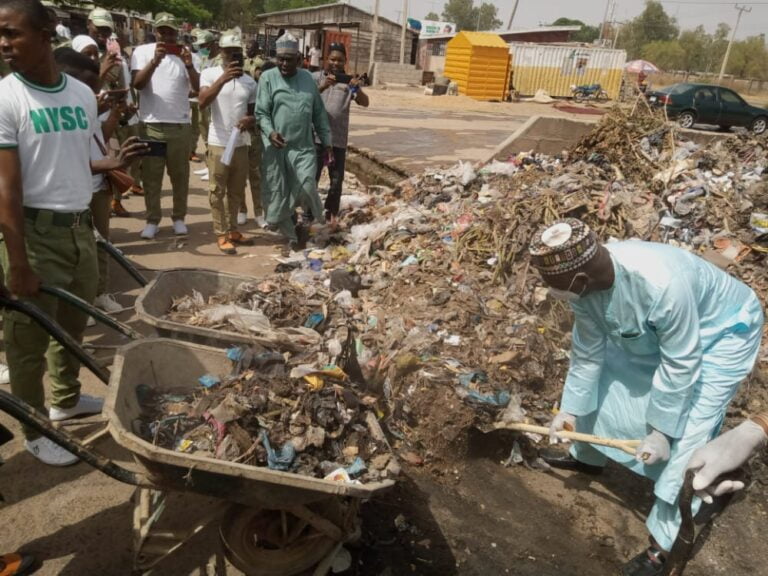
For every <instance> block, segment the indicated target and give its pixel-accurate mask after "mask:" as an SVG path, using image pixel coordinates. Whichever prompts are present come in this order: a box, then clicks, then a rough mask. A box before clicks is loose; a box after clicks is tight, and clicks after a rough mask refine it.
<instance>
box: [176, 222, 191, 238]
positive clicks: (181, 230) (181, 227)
mask: <svg viewBox="0 0 768 576" xmlns="http://www.w3.org/2000/svg"><path fill="white" fill-rule="evenodd" d="M173 233H174V234H176V236H186V235H187V234H188V233H189V230H187V225H186V224H184V220H174V221H173Z"/></svg>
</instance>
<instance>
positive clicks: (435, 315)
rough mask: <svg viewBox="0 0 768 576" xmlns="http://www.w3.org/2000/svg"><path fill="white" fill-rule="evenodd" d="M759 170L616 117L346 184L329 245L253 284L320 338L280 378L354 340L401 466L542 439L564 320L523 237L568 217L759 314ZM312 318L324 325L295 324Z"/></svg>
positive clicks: (625, 115)
mask: <svg viewBox="0 0 768 576" xmlns="http://www.w3.org/2000/svg"><path fill="white" fill-rule="evenodd" d="M766 166H768V140H766V138H765V137H760V138H756V137H753V136H751V135H747V134H738V135H734V136H732V137H731V138H729V139H726V140H722V141H718V142H716V143H714V144H711V145H708V146H701V145H698V144H696V143H694V142H692V141H690V140H687V139H685V138H684V137H683V136H681V134H680V133H678V132H677V131H676V130H675V128H673V127H670V126H669V125H668V124H667V123H666V122H665V121H664V118H663V117H661V116H660V115H658V114H657V113H654V112H653V111H650V110H648V109H647V108H646V109H640V108H637V109H635V110H633V111H631V112H629V111H627V110H623V109H620V108H615V109H613V110H612V111H611V112H610V113H609V114H607V115H606V116H605V117H604V118H603V120H602V121H601V122H600V124H598V125H597V126H596V128H595V130H594V131H593V132H592V133H591V134H588V135H587V136H586V137H585V138H583V139H582V140H581V141H580V142H579V143H578V144H577V145H576V146H575V147H574V148H573V149H572V150H568V151H564V152H563V153H562V154H560V155H558V156H546V155H540V154H532V153H521V154H518V155H515V156H513V157H511V158H508V159H502V160H496V161H493V162H491V163H489V164H487V165H485V166H483V167H480V168H478V167H475V166H472V165H470V164H463V163H460V164H459V165H457V166H455V167H454V168H451V169H448V170H431V171H427V172H426V173H424V174H423V175H421V176H419V177H414V178H411V179H409V180H407V181H405V182H403V183H402V184H401V185H400V186H399V187H398V188H397V189H384V188H382V187H378V190H377V191H376V193H375V194H364V193H360V192H359V191H360V190H361V188H362V186H360V184H359V183H357V182H352V181H350V182H349V184H351V186H349V187H348V188H347V191H346V192H347V194H346V195H345V197H344V198H346V203H347V204H346V205H347V206H350V209H349V210H348V211H347V212H346V213H345V214H344V217H343V219H342V230H343V232H328V231H327V230H320V231H316V235H315V238H314V240H315V244H316V247H315V248H313V249H312V250H307V251H304V252H299V253H294V254H292V255H291V257H290V258H288V259H285V260H282V261H281V262H280V263H279V265H278V267H277V270H278V272H276V273H275V274H273V275H271V276H270V277H269V278H266V279H263V282H267V283H270V284H271V285H275V286H280V289H279V292H280V293H283V294H293V295H295V296H292V301H294V302H298V303H299V304H297V305H296V308H295V309H294V310H291V311H290V312H282V313H281V314H282V316H281V315H280V314H278V315H277V317H279V318H281V321H285V322H286V324H285V325H288V324H290V323H292V322H294V323H295V324H294V326H302V327H307V326H310V325H311V326H312V328H311V329H312V330H314V331H315V332H316V333H317V335H318V340H317V342H316V343H314V344H313V345H310V346H306V347H305V348H304V349H303V350H302V351H301V352H300V353H299V352H297V351H291V352H286V354H287V355H288V356H289V359H288V362H289V363H290V362H293V361H294V360H292V358H293V357H295V356H296V355H297V354H298V355H300V357H301V361H302V362H303V363H305V364H308V365H311V366H313V367H314V369H321V368H322V367H323V366H325V365H328V364H332V365H339V366H345V364H344V362H343V358H342V355H343V351H344V350H345V349H348V348H349V347H347V346H342V345H341V343H343V342H347V341H349V340H350V339H351V342H352V348H353V349H354V351H355V354H354V356H355V362H354V365H355V369H354V370H348V371H347V372H346V374H347V375H348V376H349V378H350V381H351V382H354V383H355V384H357V385H358V386H360V387H361V389H363V390H366V393H367V394H370V395H371V396H372V397H376V398H378V400H379V404H378V405H377V410H378V415H379V416H380V417H381V420H382V424H383V428H384V429H385V430H386V431H387V432H388V433H389V437H390V438H391V439H393V442H394V446H395V447H396V448H397V449H398V450H399V451H400V453H401V455H403V454H404V455H405V459H406V460H407V461H409V462H411V463H422V462H435V461H440V460H451V459H458V458H460V457H461V448H460V447H458V448H457V446H459V445H460V444H461V439H462V438H464V437H465V436H466V434H467V431H468V429H469V428H471V427H472V426H474V425H478V424H481V425H482V424H488V423H491V422H493V421H497V420H500V419H505V420H507V421H509V420H514V419H518V420H519V419H522V418H528V419H529V420H533V421H534V422H539V423H546V422H547V421H548V420H549V419H550V418H551V413H552V408H553V407H554V405H555V403H556V401H557V399H558V397H559V395H560V391H561V388H562V382H563V379H564V376H565V373H566V370H567V366H568V350H569V348H570V327H571V323H572V317H571V312H570V309H569V308H568V307H567V306H566V305H564V304H563V303H561V302H558V301H552V300H550V299H548V298H547V295H546V294H547V293H546V289H545V288H544V287H543V285H542V282H541V280H540V278H539V277H538V274H537V273H536V272H535V271H534V270H532V269H531V268H530V265H529V260H528V257H527V246H528V243H529V241H530V238H531V237H532V235H533V234H534V232H535V230H536V229H537V228H538V227H540V226H541V225H543V224H548V223H551V222H552V221H554V220H556V219H558V218H561V217H565V216H574V217H577V218H581V219H583V220H584V221H586V222H587V223H588V224H589V225H590V226H591V227H592V228H593V229H594V230H596V232H597V233H598V235H599V237H600V238H601V239H602V240H603V241H609V240H612V239H619V240H621V239H627V238H640V239H643V240H651V241H657V242H666V243H670V244H675V245H678V246H681V247H683V248H685V249H688V250H691V251H695V252H696V253H698V254H701V255H702V256H704V257H706V258H708V259H710V260H712V261H713V262H715V263H716V264H718V265H720V266H723V267H727V268H728V270H729V271H731V272H732V273H734V274H736V275H737V276H739V277H741V278H742V279H744V280H745V281H746V282H747V283H749V284H750V285H751V286H752V287H753V288H754V289H755V291H756V292H757V293H758V295H759V296H760V297H761V299H765V298H766V295H767V294H768V276H767V275H766V274H767V273H766V267H765V264H764V259H765V253H766V252H767V251H768V194H766V192H768V179H767V177H766V174H765V170H766ZM348 178H349V179H353V178H354V177H353V176H351V175H348ZM350 191H351V192H350ZM245 292H246V291H244V293H245ZM250 294H251V295H250V296H247V297H245V298H240V299H239V300H236V301H237V302H239V303H240V305H243V306H244V307H246V308H247V309H249V310H262V311H263V312H264V314H265V315H267V316H269V315H270V314H273V312H270V311H269V310H270V308H269V307H267V308H264V307H263V304H264V302H263V294H261V293H259V292H258V291H257V292H256V293H255V294H257V296H256V297H254V296H253V294H254V293H252V292H251V293H250ZM238 298H239V297H238ZM271 309H272V310H274V309H280V306H277V307H275V306H273V307H272V308H271ZM196 313H197V312H196ZM313 316H314V318H315V320H318V319H319V320H320V321H319V322H310V323H308V320H309V319H311V318H312V317H313ZM347 356H349V355H347ZM345 368H348V367H347V366H345Z"/></svg>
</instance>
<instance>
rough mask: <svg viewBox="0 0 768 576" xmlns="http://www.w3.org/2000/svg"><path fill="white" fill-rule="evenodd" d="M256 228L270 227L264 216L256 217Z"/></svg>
mask: <svg viewBox="0 0 768 576" xmlns="http://www.w3.org/2000/svg"><path fill="white" fill-rule="evenodd" d="M256 226H258V227H259V228H266V227H267V226H268V224H267V221H266V220H265V219H264V216H256Z"/></svg>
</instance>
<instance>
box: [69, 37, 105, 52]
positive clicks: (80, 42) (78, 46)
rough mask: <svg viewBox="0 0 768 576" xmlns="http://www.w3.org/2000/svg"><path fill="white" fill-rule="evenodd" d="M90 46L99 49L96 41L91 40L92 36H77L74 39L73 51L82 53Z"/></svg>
mask: <svg viewBox="0 0 768 576" xmlns="http://www.w3.org/2000/svg"><path fill="white" fill-rule="evenodd" d="M88 46H96V48H97V49H98V48H99V45H98V44H96V40H94V39H93V38H91V37H90V36H86V35H85V34H80V35H79V36H75V37H74V38H72V49H73V50H75V51H77V52H82V51H83V50H85V49H86V48H88Z"/></svg>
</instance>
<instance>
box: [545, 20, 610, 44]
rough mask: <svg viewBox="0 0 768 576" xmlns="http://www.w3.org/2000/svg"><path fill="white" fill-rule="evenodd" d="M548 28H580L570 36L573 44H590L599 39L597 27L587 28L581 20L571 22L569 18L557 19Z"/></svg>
mask: <svg viewBox="0 0 768 576" xmlns="http://www.w3.org/2000/svg"><path fill="white" fill-rule="evenodd" d="M550 26H581V30H579V31H578V32H574V33H572V34H571V40H573V41H574V42H584V43H585V44H592V43H593V42H594V41H595V40H597V39H598V38H599V37H600V28H598V27H597V26H589V25H587V24H585V23H584V22H582V21H581V20H573V19H571V18H558V19H557V20H555V21H554V22H552V24H550Z"/></svg>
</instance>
